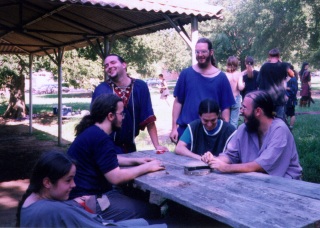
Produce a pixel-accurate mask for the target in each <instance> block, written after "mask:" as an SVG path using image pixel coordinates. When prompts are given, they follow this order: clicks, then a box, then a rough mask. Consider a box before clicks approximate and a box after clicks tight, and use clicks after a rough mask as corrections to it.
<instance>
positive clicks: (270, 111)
mask: <svg viewBox="0 0 320 228" xmlns="http://www.w3.org/2000/svg"><path fill="white" fill-rule="evenodd" d="M246 97H250V98H251V99H252V100H253V108H254V109H256V108H258V107H259V108H261V109H262V110H263V112H264V114H265V115H266V116H267V117H269V118H273V117H274V115H275V113H274V105H273V100H272V98H271V96H270V94H268V93H267V92H265V91H262V90H257V91H253V92H250V93H248V94H247V95H246Z"/></svg>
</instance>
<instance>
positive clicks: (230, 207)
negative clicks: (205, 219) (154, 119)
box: [130, 151, 320, 227]
mask: <svg viewBox="0 0 320 228" xmlns="http://www.w3.org/2000/svg"><path fill="white" fill-rule="evenodd" d="M145 155H148V156H151V157H156V158H158V159H159V160H162V161H163V162H164V163H165V164H166V170H165V171H160V172H155V173H151V174H147V175H144V176H141V177H139V178H137V179H136V181H135V182H136V183H137V184H138V185H139V186H141V187H143V188H146V189H148V190H151V191H154V192H156V193H157V194H159V195H161V196H163V197H165V198H168V199H171V200H173V201H175V202H178V203H180V204H182V205H185V206H187V207H189V208H191V209H193V210H196V211H198V212H200V213H202V214H205V215H207V216H210V217H211V218H214V219H216V220H218V221H220V222H223V223H226V224H229V225H231V226H234V227H240V226H248V227H257V226H259V227H260V226H263V227H302V226H307V225H310V224H313V223H314V222H316V221H318V220H320V201H318V200H314V199H313V198H310V197H307V196H301V195H299V194H295V192H290V191H286V190H283V189H285V187H282V185H281V181H280V180H277V181H273V178H272V177H271V178H270V176H268V175H263V174H259V175H244V174H241V175H234V174H233V175H232V174H217V173H211V174H209V175H206V176H187V175H184V174H183V167H182V165H183V164H186V163H188V162H192V161H194V160H193V159H191V158H187V157H183V156H178V155H177V156H174V155H173V154H172V153H164V154H160V155H158V154H155V152H152V151H148V152H142V153H139V154H134V155H130V156H139V157H140V156H145ZM243 175H244V176H245V177H242V176H243ZM265 176H268V177H269V178H265ZM256 179H258V180H260V179H262V180H268V179H271V180H269V181H256ZM275 179H279V178H275ZM280 179H282V180H283V179H284V178H280ZM288 181H290V180H288ZM270 182H271V187H270V186H269V185H270ZM273 182H275V183H277V184H278V185H280V186H281V188H279V189H278V188H276V184H275V183H273ZM286 182H287V181H285V183H286ZM293 182H294V181H293ZM208 183H210V184H208ZM211 183H212V184H211ZM308 187H309V186H308ZM301 188H302V189H303V188H304V187H303V184H301Z"/></svg>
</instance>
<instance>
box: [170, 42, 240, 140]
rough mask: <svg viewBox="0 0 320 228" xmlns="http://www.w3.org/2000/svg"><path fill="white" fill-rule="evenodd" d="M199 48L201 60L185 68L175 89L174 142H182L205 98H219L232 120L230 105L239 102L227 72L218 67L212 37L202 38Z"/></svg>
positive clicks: (197, 45) (226, 113)
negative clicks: (183, 134) (183, 135)
mask: <svg viewBox="0 0 320 228" xmlns="http://www.w3.org/2000/svg"><path fill="white" fill-rule="evenodd" d="M195 51H196V58H197V61H198V63H197V64H195V65H193V66H191V67H189V68H187V69H184V70H183V71H182V72H181V74H180V76H179V79H178V81H177V84H176V87H175V89H174V94H173V95H174V97H175V100H174V103H173V109H172V130H171V133H170V138H171V140H172V141H173V142H178V139H179V137H180V136H181V135H182V133H183V132H184V130H185V129H186V127H187V124H189V123H190V122H192V121H193V120H196V119H199V115H198V113H197V110H198V107H199V104H200V102H201V101H202V100H203V99H206V98H211V99H213V100H215V101H216V102H217V103H218V105H219V107H220V109H221V116H222V119H223V120H224V121H226V122H229V118H230V107H231V106H232V105H233V104H235V101H234V98H233V94H232V90H231V86H230V83H229V80H228V78H227V76H226V75H225V73H223V72H221V70H219V69H218V68H216V67H215V60H214V57H213V48H212V43H211V41H210V40H209V39H207V38H201V39H199V40H198V42H197V44H196V48H195Z"/></svg>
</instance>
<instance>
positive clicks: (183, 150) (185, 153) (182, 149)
mask: <svg viewBox="0 0 320 228" xmlns="http://www.w3.org/2000/svg"><path fill="white" fill-rule="evenodd" d="M175 153H176V154H179V155H183V156H187V157H191V158H194V159H198V160H201V156H200V155H198V154H195V153H193V152H191V151H190V150H188V148H187V147H186V146H183V145H181V141H179V142H178V144H177V146H176V149H175Z"/></svg>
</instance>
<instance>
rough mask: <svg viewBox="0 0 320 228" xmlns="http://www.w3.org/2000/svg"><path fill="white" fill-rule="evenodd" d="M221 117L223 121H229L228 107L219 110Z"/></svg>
mask: <svg viewBox="0 0 320 228" xmlns="http://www.w3.org/2000/svg"><path fill="white" fill-rule="evenodd" d="M221 118H222V119H223V120H224V121H226V122H229V120H230V108H226V109H224V110H223V111H222V112H221Z"/></svg>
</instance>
